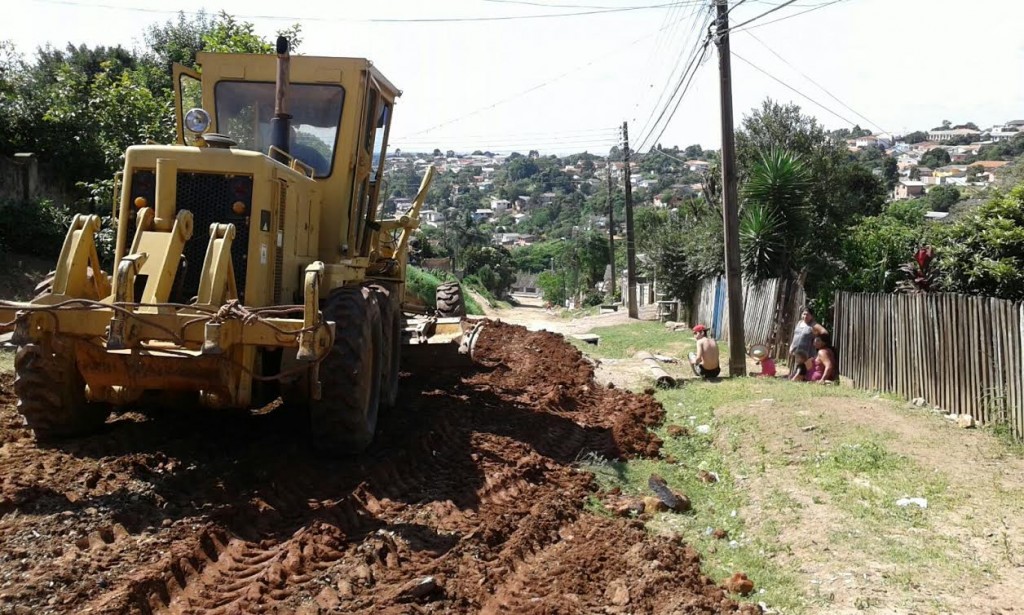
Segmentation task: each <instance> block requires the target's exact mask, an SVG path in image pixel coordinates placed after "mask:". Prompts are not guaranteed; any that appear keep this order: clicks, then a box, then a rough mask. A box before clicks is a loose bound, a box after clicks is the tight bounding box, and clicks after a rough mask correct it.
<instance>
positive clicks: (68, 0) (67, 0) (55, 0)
mask: <svg viewBox="0 0 1024 615" xmlns="http://www.w3.org/2000/svg"><path fill="white" fill-rule="evenodd" d="M33 1H34V2H40V3H43V4H59V5H64V6H74V7H78V8H90V9H95V8H101V9H111V10H119V11H132V12H138V13H156V14H163V15H177V14H179V13H183V14H186V15H199V14H200V13H199V12H197V11H176V10H173V9H153V8H146V7H138V6H118V5H114V4H105V3H100V2H90V3H85V2H73V1H72V0H33ZM671 6H672V3H667V4H650V5H645V6H626V7H618V8H604V9H594V10H587V11H577V12H572V13H543V14H537V15H501V16H494V17H405V18H402V17H394V18H389V17H370V18H352V17H298V16H289V15H241V14H240V15H234V17H238V18H240V19H265V20H270V21H275V20H276V21H290V22H296V21H298V22H303V21H312V22H325V23H335V22H337V23H420V24H422V23H461V22H475V21H515V20H521V19H549V18H553V17H582V16H585V15H604V14H608V13H625V12H629V11H643V10H649V9H664V8H669V7H671Z"/></svg>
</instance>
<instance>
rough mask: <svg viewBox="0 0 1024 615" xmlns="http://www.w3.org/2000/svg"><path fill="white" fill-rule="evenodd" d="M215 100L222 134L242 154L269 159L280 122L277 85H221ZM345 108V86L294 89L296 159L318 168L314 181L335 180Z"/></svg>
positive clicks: (291, 110)
mask: <svg viewBox="0 0 1024 615" xmlns="http://www.w3.org/2000/svg"><path fill="white" fill-rule="evenodd" d="M214 98H215V101H216V109H217V131H218V132H220V133H222V134H226V135H227V136H229V137H231V138H232V139H234V140H235V141H237V142H238V147H239V148H242V149H247V150H252V151H256V152H263V153H266V152H267V151H268V148H269V147H270V120H271V118H273V117H274V84H273V83H264V82H250V81H221V82H219V83H218V84H217V86H216V87H215V88H214ZM344 102H345V89H344V88H342V87H341V86H339V85H320V84H317V85H313V84H301V83H295V84H290V85H289V86H288V100H287V103H286V108H287V110H288V113H289V114H290V115H291V116H292V120H291V133H292V134H291V141H290V143H289V148H290V153H291V155H292V156H294V157H296V158H298V159H299V160H301V161H302V162H304V163H306V164H308V165H309V166H311V167H313V170H314V177H318V178H319V177H328V176H330V174H331V171H332V166H333V163H334V153H335V150H336V148H337V144H338V129H339V126H340V125H341V111H342V108H343V106H344Z"/></svg>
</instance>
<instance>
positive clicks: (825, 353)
mask: <svg viewBox="0 0 1024 615" xmlns="http://www.w3.org/2000/svg"><path fill="white" fill-rule="evenodd" d="M814 348H815V350H817V351H818V354H817V355H815V357H814V364H813V365H814V367H813V369H812V370H811V373H810V375H809V376H808V378H807V379H808V380H810V381H811V382H817V383H818V384H836V383H838V382H839V366H838V364H837V363H836V353H835V351H834V350H833V349H832V337H831V336H830V335H829V334H828V333H822V334H820V335H817V336H815V337H814Z"/></svg>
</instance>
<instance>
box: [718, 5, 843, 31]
mask: <svg viewBox="0 0 1024 615" xmlns="http://www.w3.org/2000/svg"><path fill="white" fill-rule="evenodd" d="M840 2H847V0H832V1H831V2H826V3H824V4H818V5H815V6H814V7H812V8H809V9H807V10H806V11H800V12H799V13H792V14H790V15H786V16H785V17H779V18H778V19H773V20H771V21H766V22H764V23H758V24H754V25H752V26H749V27H747V28H744V29H742V30H737V32H746V31H747V30H750V29H751V28H760V27H762V26H768V25H771V24H773V23H779V22H780V21H786V20H787V19H792V18H793V17H799V16H801V15H805V14H807V13H810V12H812V11H817V10H818V9H823V8H825V7H826V6H832V5H833V4H839V3H840ZM788 4H789V3H787V5H788ZM793 6H797V5H793ZM803 6H807V5H803ZM778 8H782V7H781V6H780V7H778ZM769 12H770V11H769ZM765 14H766V15H767V13H765ZM747 23H749V22H747ZM741 25H742V24H741ZM734 27H735V28H739V27H740V26H734ZM729 31H730V32H731V31H732V28H729Z"/></svg>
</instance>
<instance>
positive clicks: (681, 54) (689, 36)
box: [632, 7, 699, 135]
mask: <svg viewBox="0 0 1024 615" xmlns="http://www.w3.org/2000/svg"><path fill="white" fill-rule="evenodd" d="M696 15H697V8H696V7H695V8H693V9H692V10H691V11H690V12H689V14H688V15H686V17H685V18H684V19H686V20H690V19H692V20H693V21H692V24H691V25H690V30H689V31H688V32H687V33H686V35H685V36H684V37H683V38H682V42H681V44H680V46H679V49H678V51H676V53H674V54H672V55H673V56H674V57H675V62H674V63H672V68H671V69H670V70H669V72H668V75H667V76H666V77H665V86H664V87H663V88H662V89H661V91H660V92H659V93H658V97H657V99H655V101H654V104H653V105H652V106H651V109H652V111H651V113H650V114H649V115H648V116H647V120H646V122H645V123H644V125H643V126H642V127H641V128H640V130H639V131H637V135H641V134H643V133H644V131H645V130H647V126H648V124H649V123H650V121H651V117H653V115H654V112H653V110H654V109H657V108H658V107H659V106H660V105H661V103H662V101H663V100H664V98H665V94H666V93H667V92H668V90H669V88H670V87H671V84H672V83H673V81H674V78H673V76H674V75H675V74H676V72H678V71H679V69H680V67H681V65H682V64H683V62H684V61H685V60H684V58H685V57H686V55H687V54H686V53H685V50H686V49H687V48H688V47H689V46H690V42H691V41H692V40H694V39H693V37H694V36H695V34H696V32H698V31H699V28H698V23H699V20H698V19H694V17H695V16H696ZM680 21H682V20H680ZM674 30H675V28H673V32H674ZM654 74H655V73H654V71H653V70H652V71H649V76H653V75H654ZM644 81H647V77H645V79H644ZM651 87H652V88H653V87H654V84H653V83H652V84H651ZM643 93H644V94H643V95H641V97H640V99H639V100H638V101H637V104H636V105H634V107H633V109H634V111H635V110H637V109H639V108H641V107H646V104H645V101H646V99H647V96H646V94H647V90H643ZM632 119H633V122H636V119H637V118H636V114H635V113H634V116H633V118H632Z"/></svg>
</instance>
